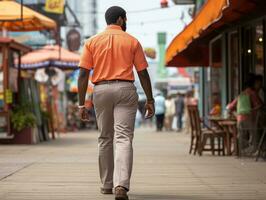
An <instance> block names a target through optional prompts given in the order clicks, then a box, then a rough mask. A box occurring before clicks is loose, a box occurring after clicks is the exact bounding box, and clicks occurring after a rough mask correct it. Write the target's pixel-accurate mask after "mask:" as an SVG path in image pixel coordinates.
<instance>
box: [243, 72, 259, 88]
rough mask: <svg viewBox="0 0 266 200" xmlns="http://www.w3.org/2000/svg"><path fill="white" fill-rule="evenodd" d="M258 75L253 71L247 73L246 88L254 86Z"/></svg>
mask: <svg viewBox="0 0 266 200" xmlns="http://www.w3.org/2000/svg"><path fill="white" fill-rule="evenodd" d="M255 79H256V75H255V74H253V73H249V74H248V75H247V79H246V81H245V88H249V87H250V88H253V87H254V84H255Z"/></svg>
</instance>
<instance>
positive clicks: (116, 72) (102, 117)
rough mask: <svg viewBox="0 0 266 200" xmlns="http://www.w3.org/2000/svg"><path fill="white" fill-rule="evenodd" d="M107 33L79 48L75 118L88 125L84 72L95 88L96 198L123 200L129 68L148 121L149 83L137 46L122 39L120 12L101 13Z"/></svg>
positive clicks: (129, 133)
mask: <svg viewBox="0 0 266 200" xmlns="http://www.w3.org/2000/svg"><path fill="white" fill-rule="evenodd" d="M105 20H106V23H107V28H106V29H105V30H104V31H103V32H102V33H99V34H97V35H96V36H93V37H91V38H90V39H88V40H87V41H86V42H85V45H84V47H83V52H82V56H81V60H80V64H79V66H80V74H79V80H78V91H79V114H80V118H81V119H82V120H88V115H87V111H86V108H85V106H84V100H85V95H86V90H87V85H88V78H89V72H90V70H92V69H93V75H92V82H93V83H94V84H95V87H94V92H93V103H94V107H95V112H96V118H97V123H98V126H99V130H100V135H99V138H98V143H99V171H100V178H101V182H102V187H101V193H102V194H112V193H113V190H112V189H113V188H114V191H115V199H116V200H127V199H128V195H127V192H128V191H129V189H130V177H131V172H132V163H133V147H132V140H133V135H134V124H135V117H136V112H137V108H138V95H137V92H136V87H135V86H134V83H133V82H134V74H133V66H135V69H136V71H137V72H138V76H139V79H140V82H141V86H142V87H143V90H144V92H145V94H146V99H147V100H146V105H145V109H146V118H150V117H152V116H153V115H154V99H153V95H152V88H151V82H150V77H149V74H148V71H147V67H148V63H147V61H146V58H145V55H144V52H143V49H142V46H141V44H140V43H139V42H138V40H137V39H135V38H134V37H133V36H131V35H129V34H128V33H126V22H127V17H126V11H125V10H124V9H123V8H121V7H118V6H113V7H110V8H108V9H107V11H106V12H105Z"/></svg>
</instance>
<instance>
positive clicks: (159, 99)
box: [154, 92, 165, 131]
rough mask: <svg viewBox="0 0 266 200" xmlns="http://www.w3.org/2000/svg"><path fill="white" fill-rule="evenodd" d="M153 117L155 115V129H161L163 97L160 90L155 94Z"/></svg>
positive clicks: (163, 107)
mask: <svg viewBox="0 0 266 200" xmlns="http://www.w3.org/2000/svg"><path fill="white" fill-rule="evenodd" d="M154 99H155V117H156V130H157V131H162V130H163V125H164V116H165V98H164V96H163V94H162V93H161V92H157V94H156V96H155V98H154Z"/></svg>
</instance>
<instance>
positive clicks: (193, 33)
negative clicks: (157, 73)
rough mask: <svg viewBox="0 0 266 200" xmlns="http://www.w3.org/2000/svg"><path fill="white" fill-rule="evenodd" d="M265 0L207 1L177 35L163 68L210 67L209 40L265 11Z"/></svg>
mask: <svg viewBox="0 0 266 200" xmlns="http://www.w3.org/2000/svg"><path fill="white" fill-rule="evenodd" d="M264 4H265V1H264V0H252V1H250V0H215V1H214V0H207V2H206V3H205V4H204V6H203V7H202V8H201V10H200V11H199V12H198V14H197V15H196V16H195V18H194V20H193V21H192V22H191V23H190V24H189V25H188V26H187V27H186V28H185V29H184V30H183V31H182V32H181V33H180V34H178V35H177V36H176V37H175V38H174V39H173V41H172V42H171V44H170V45H169V46H168V48H167V51H166V65H167V66H176V67H190V66H209V48H208V45H209V38H208V36H211V35H215V34H216V35H217V34H218V33H219V32H218V30H219V28H222V27H224V26H232V25H233V22H235V21H236V20H239V19H241V18H243V17H246V16H247V14H250V15H251V14H254V12H258V13H260V12H261V10H262V9H261V8H264V9H265V5H264Z"/></svg>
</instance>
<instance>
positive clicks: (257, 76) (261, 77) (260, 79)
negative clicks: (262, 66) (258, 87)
mask: <svg viewBox="0 0 266 200" xmlns="http://www.w3.org/2000/svg"><path fill="white" fill-rule="evenodd" d="M255 80H256V81H261V82H263V76H262V75H260V74H257V75H256V77H255Z"/></svg>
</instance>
